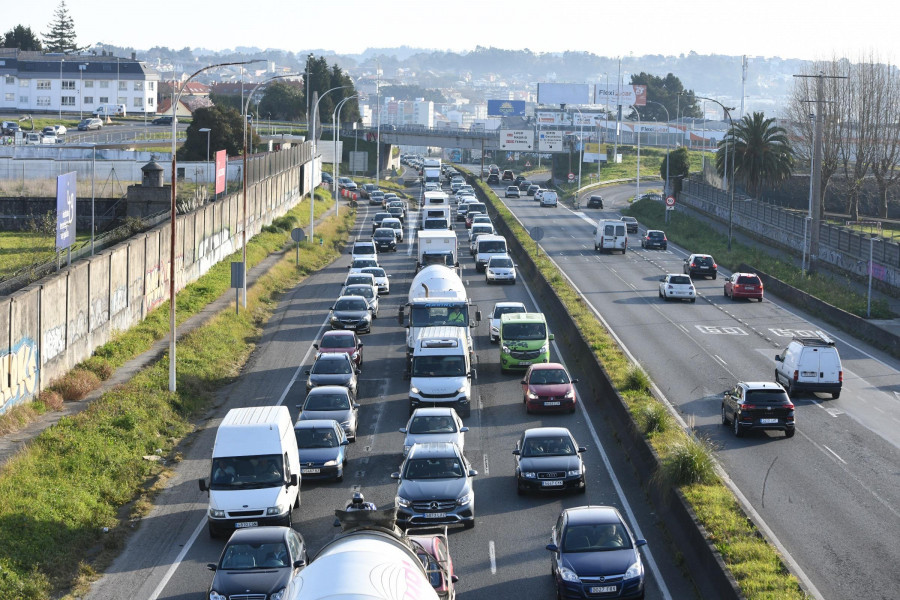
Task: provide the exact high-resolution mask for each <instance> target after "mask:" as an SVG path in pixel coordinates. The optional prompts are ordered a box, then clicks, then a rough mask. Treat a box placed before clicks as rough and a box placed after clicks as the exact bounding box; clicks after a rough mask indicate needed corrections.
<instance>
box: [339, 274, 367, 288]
mask: <svg viewBox="0 0 900 600" xmlns="http://www.w3.org/2000/svg"><path fill="white" fill-rule="evenodd" d="M357 283H362V284H367V283H368V284H371V283H372V278H371V277H369V276H368V275H365V276H364V275H357V274H355V273H354V274H353V275H349V276H348V277H347V282H346V283H345V285H355V284H357Z"/></svg>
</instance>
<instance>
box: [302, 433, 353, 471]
mask: <svg viewBox="0 0 900 600" xmlns="http://www.w3.org/2000/svg"><path fill="white" fill-rule="evenodd" d="M294 436H296V438H297V450H298V451H299V453H300V476H301V481H306V480H309V479H333V480H335V481H343V480H344V467H345V466H346V465H347V446H348V445H349V444H350V440H348V439H347V436H346V434H345V433H344V429H343V428H342V427H341V425H340V423H338V422H337V421H335V420H333V419H308V420H304V421H297V422H296V423H295V424H294Z"/></svg>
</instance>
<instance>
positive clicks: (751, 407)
mask: <svg viewBox="0 0 900 600" xmlns="http://www.w3.org/2000/svg"><path fill="white" fill-rule="evenodd" d="M755 408H756V405H755V404H741V410H754V409H755Z"/></svg>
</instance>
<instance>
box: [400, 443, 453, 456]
mask: <svg viewBox="0 0 900 600" xmlns="http://www.w3.org/2000/svg"><path fill="white" fill-rule="evenodd" d="M447 456H459V450H458V446H457V445H456V444H454V443H453V442H425V443H422V444H413V445H412V448H410V449H409V458H413V457H415V458H429V457H434V458H444V457H447Z"/></svg>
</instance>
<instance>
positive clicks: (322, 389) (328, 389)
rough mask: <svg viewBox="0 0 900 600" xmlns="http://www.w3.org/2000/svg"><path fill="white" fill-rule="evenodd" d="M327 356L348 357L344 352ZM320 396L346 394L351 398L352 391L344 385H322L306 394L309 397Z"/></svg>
mask: <svg viewBox="0 0 900 600" xmlns="http://www.w3.org/2000/svg"><path fill="white" fill-rule="evenodd" d="M326 354H332V355H338V354H339V355H341V356H347V355H346V354H345V353H343V352H326ZM319 394H346V395H348V396H349V395H350V390H349V389H347V388H345V387H344V386H342V385H320V386H316V387H314V388H313V389H311V390H309V391H308V392H306V395H307V396H313V395H316V396H317V395H319Z"/></svg>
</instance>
